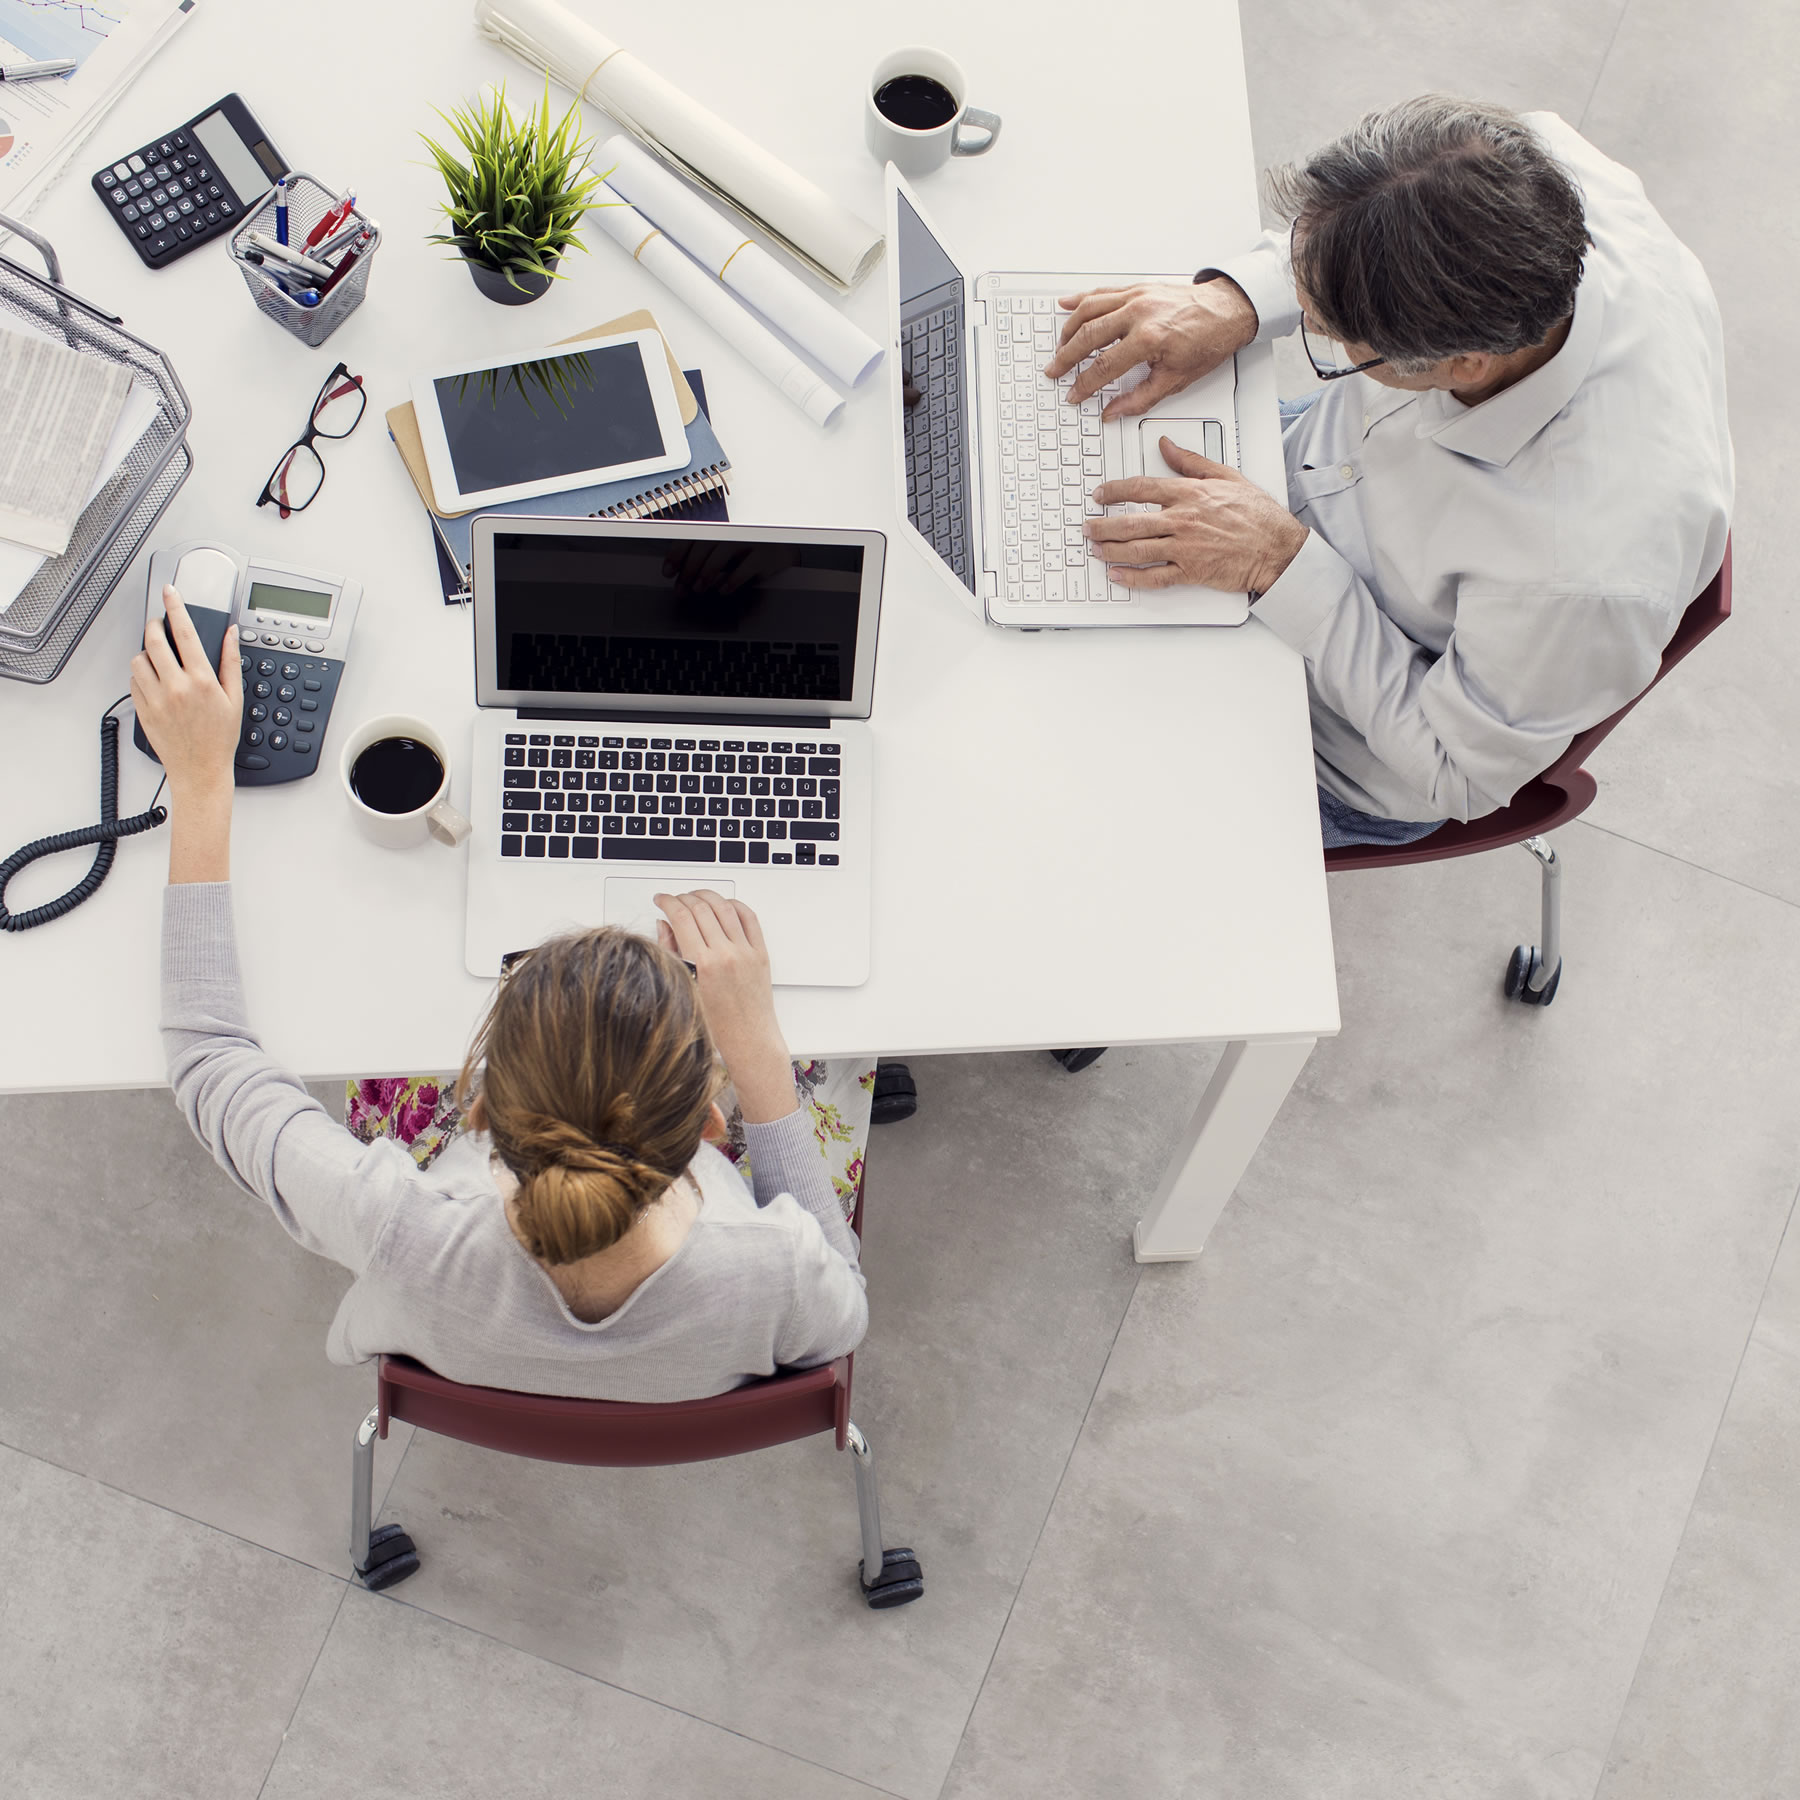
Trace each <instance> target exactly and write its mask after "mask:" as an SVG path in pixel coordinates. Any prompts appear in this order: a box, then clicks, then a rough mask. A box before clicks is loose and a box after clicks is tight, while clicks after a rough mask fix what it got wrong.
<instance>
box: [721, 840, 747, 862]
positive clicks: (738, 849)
mask: <svg viewBox="0 0 1800 1800" xmlns="http://www.w3.org/2000/svg"><path fill="white" fill-rule="evenodd" d="M743 860H744V846H743V845H742V844H721V845H720V846H719V861H720V862H722V863H727V862H734V863H741V862H742V861H743Z"/></svg>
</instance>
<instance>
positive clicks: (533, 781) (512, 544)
mask: <svg viewBox="0 0 1800 1800" xmlns="http://www.w3.org/2000/svg"><path fill="white" fill-rule="evenodd" d="M885 554H886V540H885V539H884V538H883V537H882V535H881V533H880V532H878V531H821V530H812V529H808V528H804V527H793V528H784V527H771V526H757V525H701V524H679V523H674V522H665V521H651V520H645V521H643V522H639V523H628V522H624V521H614V520H605V519H558V518H546V517H536V516H524V515H520V514H488V515H485V516H483V517H481V518H478V519H477V520H476V521H475V526H474V557H473V564H472V570H471V575H472V580H471V591H472V597H473V611H474V624H475V699H476V704H477V706H478V707H479V709H480V710H479V712H478V713H477V715H476V721H475V741H474V770H473V780H472V783H471V797H470V801H471V810H470V818H471V821H472V823H473V826H474V831H473V834H472V837H471V840H470V858H469V915H468V928H467V937H466V940H465V945H464V956H465V960H466V961H467V963H468V966H469V968H470V969H471V970H472V971H473V972H474V973H475V974H477V975H496V974H498V973H499V969H500V959H501V957H502V956H504V955H505V954H506V953H507V952H508V951H509V950H522V949H526V948H529V947H530V946H531V945H533V944H537V943H540V942H542V941H543V939H544V938H546V937H548V936H550V935H551V934H552V933H554V932H558V931H565V930H570V929H579V928H583V927H588V926H593V925H601V924H619V925H624V926H627V927H629V928H631V929H633V930H637V931H642V932H645V933H647V934H654V930H655V921H656V919H657V918H658V917H659V916H660V915H659V914H658V913H657V911H656V908H655V907H654V905H653V904H652V899H651V897H652V896H653V895H654V894H656V893H658V892H671V891H673V892H681V891H682V890H684V889H688V888H698V887H709V888H712V889H714V890H715V891H717V892H719V893H722V894H724V895H726V896H727V897H731V898H736V899H739V900H743V901H746V902H748V903H749V905H750V906H752V907H753V908H754V909H755V911H756V914H757V916H758V918H759V919H760V920H761V922H762V927H763V932H764V934H765V936H766V938H767V940H768V945H769V958H770V964H771V969H772V972H773V974H774V978H775V980H776V981H777V982H779V983H784V984H788V985H797V986H808V987H856V986H859V985H860V984H861V983H862V982H864V981H866V980H867V979H868V976H869V870H870V850H871V846H870V843H869V818H870V785H869V784H870V766H871V754H870V741H869V728H868V725H867V724H866V723H865V721H866V720H867V719H868V717H869V712H870V707H871V704H872V701H873V696H874V686H875V639H876V632H877V629H878V626H879V623H880V615H881V577H882V566H883V562H884V559H885Z"/></svg>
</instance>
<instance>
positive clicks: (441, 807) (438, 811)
mask: <svg viewBox="0 0 1800 1800" xmlns="http://www.w3.org/2000/svg"><path fill="white" fill-rule="evenodd" d="M425 829H426V830H427V831H429V832H430V833H431V835H432V836H433V837H434V838H436V839H437V841H438V842H439V843H440V844H452V845H454V844H460V843H461V842H462V841H463V839H464V838H466V837H467V836H468V835H469V833H470V832H471V831H473V830H474V829H475V828H474V826H472V825H471V824H470V823H469V821H468V820H467V819H465V818H464V817H463V816H462V814H461V813H459V812H458V811H457V810H456V808H455V807H454V806H452V805H451V804H450V802H449V801H448V800H440V801H439V802H438V803H437V805H436V806H434V807H433V808H432V809H431V811H430V812H428V813H427V814H426V815H425Z"/></svg>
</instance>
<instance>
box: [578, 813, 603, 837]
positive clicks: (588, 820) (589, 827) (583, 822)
mask: <svg viewBox="0 0 1800 1800" xmlns="http://www.w3.org/2000/svg"><path fill="white" fill-rule="evenodd" d="M576 823H577V824H579V825H580V827H581V835H582V836H583V837H598V836H599V835H600V821H599V820H598V819H596V818H595V817H594V815H593V814H592V813H584V814H583V815H582V816H581V818H580V819H578V820H577V821H576Z"/></svg>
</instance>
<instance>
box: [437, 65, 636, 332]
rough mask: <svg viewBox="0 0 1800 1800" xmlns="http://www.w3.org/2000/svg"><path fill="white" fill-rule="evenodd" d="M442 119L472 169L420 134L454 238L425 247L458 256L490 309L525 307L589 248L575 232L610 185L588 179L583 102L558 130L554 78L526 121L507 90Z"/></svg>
mask: <svg viewBox="0 0 1800 1800" xmlns="http://www.w3.org/2000/svg"><path fill="white" fill-rule="evenodd" d="M438 117H439V118H440V119H442V120H443V121H444V123H445V124H446V125H448V126H449V127H450V130H451V132H452V133H453V134H454V135H455V138H456V141H457V143H458V144H460V145H461V146H462V149H463V151H464V152H465V154H466V157H467V160H466V161H464V160H460V159H459V158H458V157H457V156H456V155H455V154H454V153H453V151H451V150H447V149H445V148H444V146H443V145H442V144H437V143H434V142H433V141H432V140H431V139H430V138H428V137H425V134H424V133H423V132H421V133H420V134H419V135H420V137H421V138H422V139H423V141H424V144H425V147H426V149H428V150H429V151H430V152H431V155H432V160H433V161H434V162H435V163H436V164H437V171H438V173H439V174H440V175H441V176H442V177H443V179H444V186H445V188H446V189H447V190H448V197H447V198H446V200H445V202H444V216H445V218H446V220H447V221H448V223H449V227H450V229H449V230H448V231H447V232H436V233H433V234H432V235H431V237H430V238H429V239H428V240H427V241H428V242H430V243H433V244H448V245H449V246H450V247H451V248H452V249H454V250H456V251H458V252H460V254H461V256H462V258H463V260H464V261H465V262H466V263H467V264H468V265H469V273H470V275H471V276H473V277H474V280H475V285H476V287H478V288H479V289H480V290H481V291H482V293H484V294H486V295H487V297H488V298H489V299H490V300H498V301H500V302H501V303H502V304H504V305H507V306H523V305H524V304H525V303H526V302H527V301H528V300H535V299H537V297H538V296H539V295H540V294H543V293H546V292H548V291H549V287H550V283H551V282H552V281H554V280H557V279H558V276H557V273H556V265H557V263H558V262H560V261H561V260H562V256H563V252H564V251H566V250H568V249H570V248H571V247H573V248H576V249H580V250H585V249H586V248H587V245H585V244H584V243H582V241H581V239H580V238H579V237H578V236H577V235H576V227H577V226H578V225H579V224H580V223H581V218H582V215H583V214H584V213H585V212H586V211H587V209H588V204H589V201H590V199H591V198H592V196H593V193H594V190H595V189H596V188H598V187H599V186H600V185H601V182H602V180H603V177H601V176H598V175H590V174H589V173H588V169H587V161H588V153H589V151H591V150H592V149H593V147H594V140H593V139H592V138H588V139H587V140H585V141H583V139H582V136H581V103H580V101H576V102H574V103H573V104H572V105H571V106H570V107H569V110H568V111H567V112H566V113H564V114H563V116H562V119H561V120H560V121H559V122H557V123H555V124H553V123H552V122H551V118H550V83H549V80H548V78H546V80H545V82H544V99H543V104H542V105H541V106H537V107H534V108H532V109H531V110H530V111H529V112H527V113H526V114H525V116H524V117H523V118H520V119H515V118H514V117H513V113H512V108H511V107H510V106H508V105H507V101H506V89H505V87H504V86H502V87H501V88H500V89H499V91H498V92H496V93H495V94H493V95H492V96H491V97H486V98H482V99H479V100H477V101H476V102H475V103H474V105H472V106H459V107H457V109H456V110H455V111H454V112H450V113H446V112H440V113H439V114H438Z"/></svg>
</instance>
